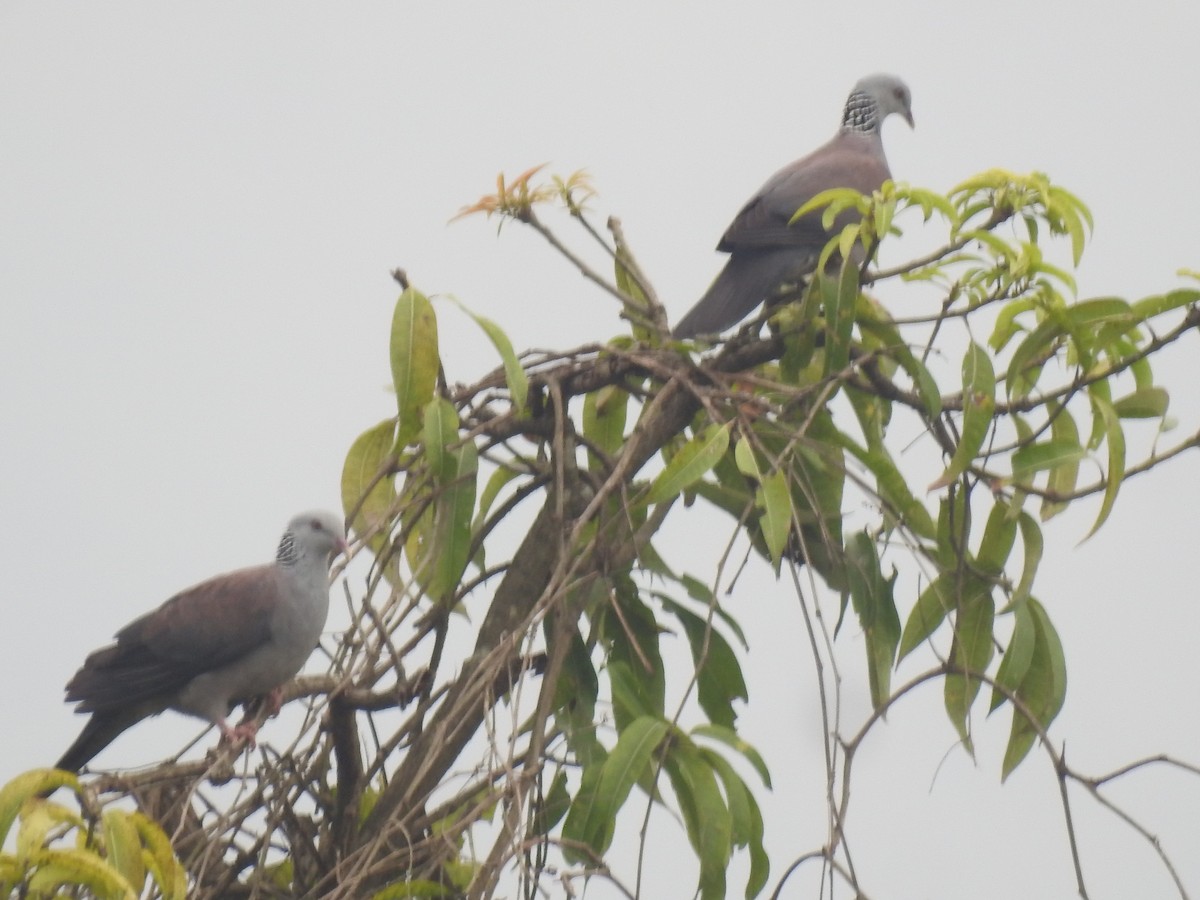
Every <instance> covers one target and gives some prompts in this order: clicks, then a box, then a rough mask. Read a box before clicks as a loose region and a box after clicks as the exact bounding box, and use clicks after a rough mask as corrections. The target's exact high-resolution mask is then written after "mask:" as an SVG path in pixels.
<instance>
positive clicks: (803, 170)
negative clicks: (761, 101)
mask: <svg viewBox="0 0 1200 900" xmlns="http://www.w3.org/2000/svg"><path fill="white" fill-rule="evenodd" d="M892 113H899V114H900V115H902V116H903V117H904V118H905V120H906V121H907V122H908V124H909V126H910V127H911V126H912V124H913V117H912V98H911V95H910V94H909V92H908V88H907V87H906V86H905V84H904V82H902V81H901V80H900V79H899V78H897V77H896V76H894V75H870V76H868V77H866V78H864V79H862V81H860V82H859V83H858V84H856V85H855V86H854V90H853V91H851V92H850V96H849V98H847V100H846V109H845V112H843V113H842V127H841V128H839V129H838V133H837V134H836V135H834V137H833V139H832V140H831V141H830V142H829V143H827V144H825V145H824V146H823V147H820V148H818V149H817V150H814V151H813V152H812V153H810V154H809V155H808V156H806V157H804V158H803V159H800V160H797V161H796V162H794V163H792V164H791V165H790V166H785V167H784V168H782V169H780V170H779V171H778V172H776V173H775V174H774V175H772V176H771V178H770V180H769V181H767V183H766V184H764V185H763V186H762V188H760V189H759V191H758V193H757V194H755V195H754V196H753V197H752V198H751V199H750V202H749V203H747V204H746V205H745V206H744V207H742V211H741V212H739V213H738V214H737V218H736V219H734V220H733V224H731V225H730V226H729V228H728V229H726V231H725V235H724V236H723V237H722V238H721V243H719V244H718V245H717V249H718V250H720V251H722V252H724V253H728V254H729V261H728V262H727V263H726V264H725V268H724V269H722V270H721V274H719V275H718V276H717V278H716V280H715V281H714V282H713V283H712V286H711V287H710V288H709V289H708V291H707V293H705V295H704V296H703V297H701V298H700V300H699V302H698V303H697V304H696V305H695V306H694V307H692V310H691V311H690V312H689V313H688V314H687V315H686V316H684V317H683V319H682V320H681V321H680V322H679V324H678V325H676V326H675V331H674V335H675V337H677V338H690V337H695V336H696V335H698V334H717V333H719V332H721V331H724V330H725V329H726V328H728V327H730V326H731V325H735V324H737V323H738V322H740V321H741V320H742V319H743V318H745V317H746V316H747V315H748V314H749V313H750V311H751V310H752V309H754V307H756V306H758V304H760V303H761V302H762V301H763V300H764V299H766V298H767V297H768V296H769V295H770V294H771V293H772V292H773V291H775V290H776V289H777V288H778V287H779V286H780V285H781V284H785V283H790V282H795V281H798V280H800V279H801V278H803V277H804V276H805V275H808V274H809V273H810V272H812V270H813V269H814V268H815V267H816V264H817V261H818V258H819V257H820V254H821V250H822V249H823V248H824V246H825V244H826V243H827V242H828V241H829V238H830V237H831V235H830V234H829V233H827V232H826V231H825V229H824V228H822V227H821V215H822V213H823V210H818V211H816V212H812V213H809V214H808V215H806V216H804V218H802V219H800V220H798V221H797V222H796V223H795V224H794V225H788V222H789V221H790V220H791V218H792V216H793V215H795V213H796V210H798V209H799V208H800V207H801V206H803V205H804V204H805V203H807V202H808V201H809V200H811V199H812V198H813V197H815V196H816V195H817V194H819V193H821V192H822V191H827V190H830V189H832V188H854V189H855V190H857V191H860V192H861V193H864V194H869V193H870V192H871V191H874V190H876V189H877V188H878V187H879V186H880V185H882V184H883V183H884V182H885V181H887V180H888V179H889V178H891V177H892V176H891V172H890V171H889V170H888V164H887V159H886V158H885V157H884V155H883V141H882V139H881V137H880V126H882V125H883V120H884V119H886V118H887V117H888V116H889V115H891V114H892ZM853 215H854V213H850V212H848V213H843V215H842V217H839V219H838V221H837V223H836V225H835V228H836V229H839V230H840V229H841V228H842V227H843V226H845V225H846V224H848V223H849V222H852V221H853V218H851V217H852V216H853Z"/></svg>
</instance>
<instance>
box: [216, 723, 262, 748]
mask: <svg viewBox="0 0 1200 900" xmlns="http://www.w3.org/2000/svg"><path fill="white" fill-rule="evenodd" d="M217 728H219V729H220V730H221V738H222V740H225V741H228V742H229V743H230V744H234V745H237V744H249V745H250V746H251V747H257V746H258V741H257V740H256V739H255V738H256V736H257V735H258V726H257V725H255V724H254V723H253V722H239V723H238V724H237V725H236V726H235V727H233V728H230V727H229V723H227V722H225V721H224V720H222V721H220V722H218V723H217Z"/></svg>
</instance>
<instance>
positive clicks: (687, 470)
mask: <svg viewBox="0 0 1200 900" xmlns="http://www.w3.org/2000/svg"><path fill="white" fill-rule="evenodd" d="M732 427H733V423H732V422H726V423H725V424H724V425H721V426H719V427H718V426H709V427H708V428H705V429H704V430H703V431H701V432H700V433H699V434H697V435H696V436H695V437H693V438H692V439H691V440H690V441H688V442H687V443H686V444H684V445H683V447H682V448H681V449H680V450H679V452H678V453H676V454H675V455H674V456H672V457H671V461H670V462H669V463H667V465H666V467H665V468H664V469H663V470H662V471H661V472H660V473H659V474H658V477H657V478H655V479H654V481H653V482H651V484H650V489H649V491H648V492H647V494H646V497H645V498H644V499H643V501H642V502H643V503H644V504H645V505H647V506H649V505H652V504H655V503H662V502H663V501H664V500H670V499H672V498H674V497H677V496H679V495H680V494H681V493H683V491H684V490H686V489H687V488H689V487H691V485H693V484H695V483H696V482H697V481H699V480H700V479H701V478H703V477H704V476H705V475H706V474H707V473H708V472H709V471H710V470H711V469H712V467H713V466H715V465H716V464H717V461H718V460H720V458H721V457H722V456H724V455H725V451H726V450H728V449H729V431H730V429H731V428H732Z"/></svg>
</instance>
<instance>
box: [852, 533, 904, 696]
mask: <svg viewBox="0 0 1200 900" xmlns="http://www.w3.org/2000/svg"><path fill="white" fill-rule="evenodd" d="M846 557H847V566H846V574H847V578H848V580H849V582H850V598H851V601H852V602H853V604H854V611H855V613H856V614H857V615H858V621H859V623H860V624H861V625H862V628H863V632H864V635H865V637H866V642H867V675H868V678H869V680H870V685H871V703H872V705H873V706H874V707H875V708H876V709H879V708H880V707H882V706H883V705H884V704H885V703H886V702H887V701H888V698H889V697H890V696H891V676H892V666H893V665H894V664H895V661H896V645H897V644H898V643H899V642H900V616H899V614H898V613H897V612H896V601H895V598H894V597H893V590H894V588H895V583H896V575H895V574H893V575H892V577H891V578H885V577H884V576H883V571H882V570H881V569H880V565H879V555H878V553H877V551H876V549H875V541H874V540H872V539H871V536H870V535H869V534H867V533H866V532H865V531H861V532H858V533H857V534H855V535H854V536H853V537H852V538H851V539H850V540H849V542H847V544H846Z"/></svg>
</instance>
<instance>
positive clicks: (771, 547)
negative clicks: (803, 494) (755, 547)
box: [755, 471, 792, 568]
mask: <svg viewBox="0 0 1200 900" xmlns="http://www.w3.org/2000/svg"><path fill="white" fill-rule="evenodd" d="M755 501H756V503H757V504H758V506H759V508H761V509H762V517H761V519H760V520H759V521H760V524H761V527H762V533H763V539H764V540H765V541H766V543H767V551H768V552H769V553H770V554H771V563H772V564H773V565H774V566H775V567H776V568H778V567H779V562H780V560H781V559H782V557H783V551H784V549H785V548H786V547H787V542H788V534H789V533H790V532H791V530H792V495H791V491H790V490H789V489H788V482H787V476H786V475H785V474H784V473H783V472H780V471H777V472H772V473H771V474H770V475H767V476H766V477H764V478H763V479H762V481H761V482H759V485H758V490H757V491H756V492H755Z"/></svg>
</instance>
